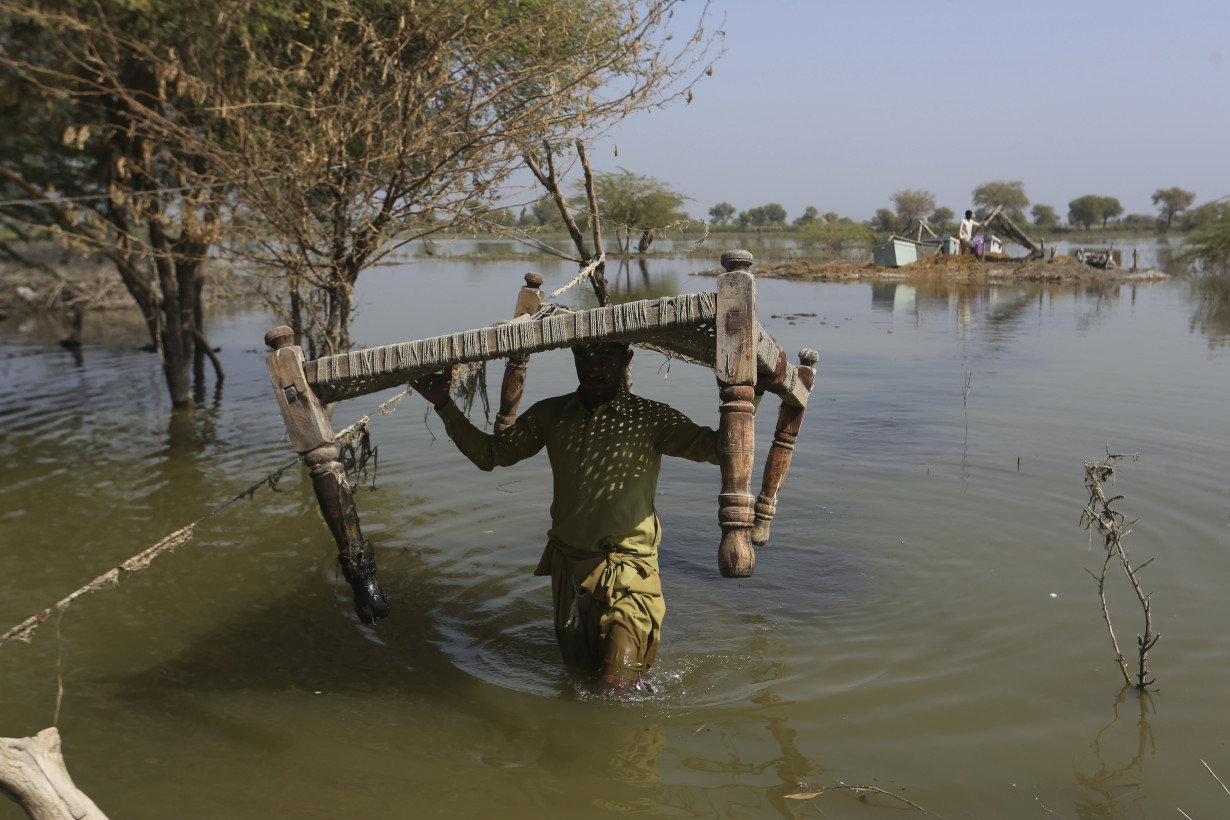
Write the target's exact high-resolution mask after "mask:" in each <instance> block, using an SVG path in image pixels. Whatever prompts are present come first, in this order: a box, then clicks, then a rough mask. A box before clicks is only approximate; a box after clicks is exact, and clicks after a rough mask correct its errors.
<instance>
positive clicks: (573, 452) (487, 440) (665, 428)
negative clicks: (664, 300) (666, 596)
mask: <svg viewBox="0 0 1230 820" xmlns="http://www.w3.org/2000/svg"><path fill="white" fill-rule="evenodd" d="M438 412H439V414H440V418H441V419H442V420H443V421H444V427H445V429H446V430H447V431H448V435H449V437H450V438H451V439H452V440H453V442H454V443H455V444H456V445H457V448H458V449H459V450H461V452H462V453H463V454H464V455H465V456H466V457H467V458H469V459H470V460H471V461H472V462H474V464H476V465H477V466H478V467H479V468H480V469H482V470H492V469H494V468H495V467H497V466H501V467H502V466H507V465H510V464H515V463H517V462H518V461H521V460H522V459H525V458H529V457H530V456H532V455H534V454H535V453H537V452H538V451H539V450H541V449H542V448H543V447H544V446H545V447H546V448H547V456H548V457H549V458H550V459H551V471H552V475H553V477H554V496H553V499H552V502H551V529H550V530H549V531H548V533H547V536H548V542H547V547H546V549H545V550H544V552H543V557H542V561H541V562H540V563H539V567H538V570H537V574H539V575H546V574H550V575H551V577H552V592H553V598H554V601H555V629H556V637H557V638H558V639H559V641H560V646H561V649H563V651H564V654H565V655H566V656H567V657H568V658H569V660H570V661H572V662H575V663H578V664H580V665H581V666H583V667H586V668H587V670H588V671H595V670H599V671H603V672H609V673H611V674H619V675H621V676H623V677H628V678H635V677H636V672H637V671H640V670H643V669H646V668H648V667H649V666H650V665H652V663H653V661H654V658H655V657H656V655H657V641H658V633H659V630H660V628H661V623H662V616H663V614H664V613H665V605H664V604H663V602H662V592H661V582H660V581H659V579H658V545H659V544H660V543H661V541H662V527H661V522H660V520H659V519H658V514H657V511H656V510H655V508H654V497H655V495H656V494H657V485H658V472H659V469H660V467H661V464H662V456H663V455H669V456H678V457H680V458H687V459H690V460H692V461H707V462H710V463H713V464H717V463H718V455H717V432H716V431H714V430H712V429H711V428H708V427H704V426H701V425H698V424H695V423H694V422H692V421H691V420H690V419H688V418H687V416H685V415H683V414H682V413H680V412H679V411H678V410H675V409H674V408H672V407H670V406H668V405H666V404H662V403H661V402H656V401H652V400H650V399H645V398H641V397H639V396H635V395H633V394H631V393H628V392H627V391H624V390H621V391H620V392H619V393H618V394H617V395H616V396H615V398H614V399H613V400H612V401H611V403H610V404H606V405H603V406H601V407H599V408H598V409H597V410H595V411H594V412H593V413H590V412H589V411H587V410H586V409H585V407H584V405H583V404H582V403H581V400H580V397H579V396H578V395H577V394H576V393H570V394H568V395H564V396H557V397H555V398H550V399H545V400H543V401H540V402H538V403H536V404H535V405H533V406H532V407H530V409H528V410H527V411H525V413H524V414H522V415H521V416H520V417H519V418H518V419H517V421H516V423H515V424H513V425H512V426H511V427H509V428H507V429H505V430H503V431H501V432H499V433H496V434H494V435H491V434H488V433H485V432H483V431H482V430H479V429H478V428H477V427H475V426H474V425H473V424H471V423H470V422H469V420H467V419H466V418H465V416H464V415H463V414H462V413H461V411H460V410H459V409H458V408H457V406H456V405H455V404H453V403H452V402H448V403H447V404H445V405H443V406H441V407H440V408H439V409H438Z"/></svg>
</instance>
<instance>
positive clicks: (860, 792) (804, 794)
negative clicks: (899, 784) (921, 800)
mask: <svg viewBox="0 0 1230 820" xmlns="http://www.w3.org/2000/svg"><path fill="white" fill-rule="evenodd" d="M841 789H846V790H848V791H852V792H854V793H855V794H856V795H857V796H858V799H859V800H866V799H867V795H868V794H882V795H884V796H885V797H891V798H893V799H894V800H900V801H901V802H902V803H905V804H906V805H907V806H909V807H910V808H912V809H917V810H918V811H920V812H922V813H923V814H929V815H931V816H932V817H939V818H940V820H944V818H943V816H942V815H939V814H936V813H935V812H933V811H928V810H927V809H924V808H923V807H922V806H920V805H918V804H917V803H911V802H910V801H909V800H906V799H905V798H904V797H902V796H901V795H899V794H893V793H892V792H890V791H888V790H887V789H881V788H880V787H879V786H853V785H850V784H848V783H842V782H841V781H840V780H839V781H837V785H836V786H808V785H807V784H806V783H800V784H799V790H798V791H796V792H791V793H790V794H787V795H784V796H785V797H787V798H789V799H791V800H810V799H811V798H813V797H816V796H818V795H821V794H824V793H825V792H831V791H839V790H841Z"/></svg>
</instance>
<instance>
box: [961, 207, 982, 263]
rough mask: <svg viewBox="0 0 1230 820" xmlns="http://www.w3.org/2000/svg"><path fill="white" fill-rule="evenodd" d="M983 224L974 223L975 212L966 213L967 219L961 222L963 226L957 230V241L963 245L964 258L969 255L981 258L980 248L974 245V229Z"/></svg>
mask: <svg viewBox="0 0 1230 820" xmlns="http://www.w3.org/2000/svg"><path fill="white" fill-rule="evenodd" d="M981 224H982V223H981V222H976V221H974V212H973V211H966V212H965V219H962V220H961V226H960V227H959V228H957V241H958V242H959V243H960V244H961V254H962V255H963V256H964V255H965V254H967V253H972V254H973V255H974V256H979V257H980V256H981V254H980V253H978V246H977V245H975V244H974V228H977V227H978V226H979V225H981Z"/></svg>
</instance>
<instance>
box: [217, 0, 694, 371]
mask: <svg viewBox="0 0 1230 820" xmlns="http://www.w3.org/2000/svg"><path fill="white" fill-rule="evenodd" d="M681 8H682V0H637V2H632V3H628V2H625V0H589V1H588V2H585V3H576V2H570V1H569V0H536V2H533V3H520V4H510V3H505V2H499V0H469V2H460V0H451V1H450V2H445V1H444V0H437V2H434V3H432V2H419V3H416V4H411V5H409V6H407V5H406V4H394V3H390V4H389V6H388V10H389V13H390V14H389V15H371V14H368V15H360V14H357V13H356V12H355V10H354V9H353V8H351V7H349V6H346V7H338V8H334V9H332V10H331V11H330V14H331V19H330V20H329V21H328V22H329V28H330V29H331V30H340V31H345V32H347V36H346V37H345V38H344V39H343V38H335V39H329V40H326V41H324V42H320V43H316V44H314V47H313V50H312V52H311V54H310V59H309V58H308V55H306V54H305V56H304V62H303V64H302V65H301V66H297V67H295V69H294V70H287V71H285V72H282V73H280V74H278V75H276V76H275V77H273V78H272V79H271V82H272V83H274V84H275V87H276V89H277V92H276V93H275V94H273V95H272V96H275V97H278V96H285V97H290V98H292V99H301V100H304V101H305V103H304V104H303V105H299V106H289V107H288V106H283V107H280V108H278V109H277V110H276V111H273V112H268V111H264V110H256V111H254V112H251V115H249V114H248V113H246V112H239V113H236V115H235V116H233V117H232V119H231V120H230V122H231V123H232V126H233V134H234V138H235V139H234V142H235V150H233V151H231V152H229V153H227V154H226V155H225V156H224V157H219V159H220V160H225V164H226V165H227V166H228V167H229V168H230V169H231V171H232V174H233V178H234V179H236V180H239V182H238V183H237V196H238V198H239V199H240V200H241V201H242V202H243V203H244V214H245V215H246V216H247V217H248V219H246V220H245V222H244V225H243V229H244V233H245V236H246V237H247V238H248V239H249V242H248V244H247V246H246V247H247V248H248V250H249V252H250V255H249V256H248V261H250V262H253V263H256V264H257V265H258V266H259V267H260V268H261V269H263V270H266V271H268V272H269V273H270V274H271V278H270V279H269V280H268V282H269V284H270V285H271V287H270V288H269V291H268V292H269V293H270V295H271V296H274V297H275V301H276V304H277V305H278V307H279V308H280V309H282V310H284V311H285V312H286V317H287V320H288V323H289V324H290V326H291V327H292V328H293V329H294V330H295V331H296V336H297V338H300V337H301V339H302V340H303V341H306V343H307V346H308V348H309V351H310V352H312V353H313V354H324V353H333V352H338V351H344V350H347V349H349V347H350V335H349V321H350V315H351V312H352V310H353V297H352V293H353V288H354V285H355V282H356V280H357V278H358V276H359V274H360V273H361V271H363V270H364V269H365V268H367V267H368V266H370V265H372V264H373V263H375V262H376V261H378V260H379V259H380V258H382V257H383V256H385V255H386V254H388V253H389V252H391V251H393V250H395V249H396V248H397V247H399V246H401V245H403V244H405V243H407V242H411V241H414V240H415V239H418V238H421V237H427V236H432V235H435V234H439V233H440V232H442V231H445V230H447V229H453V228H458V227H463V226H467V225H475V224H481V225H489V224H490V223H489V221H487V219H486V210H487V208H488V206H497V207H498V206H499V204H500V203H501V202H502V200H501V197H506V196H509V194H508V189H507V188H506V187H505V186H506V184H507V183H508V181H509V178H510V176H511V175H512V174H513V173H514V172H515V171H516V170H517V169H519V168H521V167H522V166H523V163H524V162H525V158H526V156H527V155H528V154H530V153H531V152H532V150H533V146H539V145H544V144H545V145H561V144H564V145H566V144H568V143H571V142H576V144H580V142H578V141H579V140H581V139H583V138H586V137H592V136H596V135H598V134H601V133H602V132H603V131H604V130H605V129H606V128H608V127H609V126H610V125H611V124H612V123H614V122H616V121H618V120H619V119H621V118H622V117H624V116H627V115H628V114H629V113H631V112H634V111H638V110H643V109H647V108H652V107H655V106H660V105H663V104H665V103H666V102H668V101H670V100H673V99H677V98H680V97H690V96H691V93H692V90H691V89H692V87H693V85H694V84H695V83H696V82H697V81H698V80H699V78H700V77H702V76H704V73H703V72H704V71H705V69H706V68H707V64H706V63H705V62H704V61H703V60H704V59H707V58H709V57H711V56H716V55H713V54H711V52H712V51H714V50H715V41H714V40H713V39H712V37H713V36H712V35H707V34H706V33H705V28H704V24H705V23H706V17H707V14H708V7H707V5H705V6H702V7H701V8H700V10H699V13H698V16H696V17H693V18H692V23H691V24H688V25H686V26H684V25H683V23H682V20H681V16H680V15H676V14H675V12H676V11H677V10H680V9H681ZM394 12H395V13H394ZM390 15H391V16H390ZM535 198H536V197H535ZM599 252H600V249H599V250H597V251H595V253H599Z"/></svg>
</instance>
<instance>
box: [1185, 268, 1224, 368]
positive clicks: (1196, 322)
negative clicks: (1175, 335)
mask: <svg viewBox="0 0 1230 820" xmlns="http://www.w3.org/2000/svg"><path fill="white" fill-rule="evenodd" d="M1192 298H1193V299H1194V301H1195V302H1196V309H1195V313H1193V314H1192V321H1191V330H1192V332H1193V333H1203V334H1204V335H1205V336H1207V337H1208V339H1209V349H1210V350H1213V349H1216V348H1219V347H1227V346H1230V270H1220V271H1216V272H1208V273H1201V274H1194V275H1193V276H1192Z"/></svg>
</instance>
